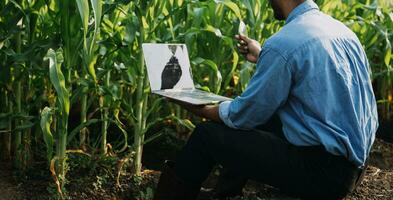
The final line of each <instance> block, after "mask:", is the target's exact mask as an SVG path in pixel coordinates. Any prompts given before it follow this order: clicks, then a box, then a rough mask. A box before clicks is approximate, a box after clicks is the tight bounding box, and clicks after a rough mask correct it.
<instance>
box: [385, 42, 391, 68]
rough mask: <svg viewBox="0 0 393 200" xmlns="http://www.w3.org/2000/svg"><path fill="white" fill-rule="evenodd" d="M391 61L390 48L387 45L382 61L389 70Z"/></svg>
mask: <svg viewBox="0 0 393 200" xmlns="http://www.w3.org/2000/svg"><path fill="white" fill-rule="evenodd" d="M391 59H392V46H391V45H390V44H389V43H388V45H387V49H386V54H385V59H384V61H385V65H386V66H387V67H389V68H390V67H391V66H390V61H391Z"/></svg>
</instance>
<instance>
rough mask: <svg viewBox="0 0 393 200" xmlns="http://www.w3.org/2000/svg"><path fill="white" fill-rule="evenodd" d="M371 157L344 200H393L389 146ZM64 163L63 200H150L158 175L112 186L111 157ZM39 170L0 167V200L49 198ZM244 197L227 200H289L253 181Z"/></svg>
mask: <svg viewBox="0 0 393 200" xmlns="http://www.w3.org/2000/svg"><path fill="white" fill-rule="evenodd" d="M167 142H168V141H165V143H167ZM167 144H168V143H167ZM157 145H158V144H152V145H151V146H150V147H149V145H147V146H146V152H148V153H149V154H150V156H151V157H148V159H153V158H154V156H152V155H151V154H153V152H154V151H153V150H152V149H149V148H152V147H153V146H155V148H157ZM177 146H178V145H177ZM177 146H176V147H177ZM158 153H159V154H160V155H161V154H162V153H163V152H162V151H160V150H158ZM169 154H170V155H171V156H169V157H167V158H170V157H172V156H174V153H173V151H171V152H170V153H169ZM370 155H371V156H370V160H369V167H368V168H367V171H366V176H365V178H364V180H363V182H362V184H361V185H360V186H359V187H358V188H357V189H356V191H355V192H354V193H352V194H350V195H348V197H346V198H345V200H363V199H375V200H388V199H389V200H390V199H393V144H391V143H386V142H384V141H382V140H380V139H377V140H376V142H375V144H374V146H373V149H372V151H371V154H370ZM69 160H70V166H69V167H70V170H69V173H68V181H69V182H68V185H67V191H68V193H67V195H68V199H84V200H93V199H94V200H99V199H111V200H123V199H130V200H147V199H151V197H152V195H153V191H154V189H155V185H156V183H157V181H158V179H159V176H160V172H159V171H156V170H147V169H146V170H144V171H143V173H142V176H141V177H142V178H138V179H137V178H135V177H133V176H132V175H131V174H130V173H129V171H130V170H129V166H124V168H126V169H127V170H126V171H123V172H122V174H121V176H120V179H119V183H117V182H116V177H117V172H118V171H117V169H115V168H116V167H113V166H116V164H118V163H119V162H120V160H119V159H118V158H115V157H112V158H109V159H106V160H104V161H98V159H96V160H92V159H86V158H83V157H70V159H69ZM145 162H146V161H145ZM145 166H149V164H147V165H145ZM149 167H151V168H157V166H154V164H150V166H149ZM37 169H41V171H40V170H37ZM44 170H45V166H36V168H35V170H33V171H34V173H30V174H29V173H27V174H25V175H24V176H25V177H24V178H23V179H22V180H16V179H15V177H16V176H14V174H13V173H12V169H11V167H10V164H9V163H5V162H2V163H0V200H24V199H29V200H30V199H49V197H52V196H53V195H54V194H55V189H54V188H55V187H54V185H53V183H52V182H53V181H52V179H51V178H50V176H49V172H48V171H44ZM216 179H217V176H216V175H215V173H212V175H211V176H210V177H209V179H208V180H209V181H207V182H206V184H205V185H204V187H203V188H202V191H203V192H202V193H203V195H200V197H199V200H204V199H206V200H207V199H211V198H210V197H211V196H209V194H210V193H209V192H206V191H209V190H210V189H211V188H210V186H211V185H213V184H214V182H215V181H216ZM17 181H18V182H19V183H18V182H17ZM48 183H51V184H48ZM243 193H244V196H242V197H234V198H232V199H231V200H264V199H287V200H294V198H291V197H288V196H286V195H285V194H282V193H280V191H279V190H277V189H275V188H273V187H270V186H268V185H264V184H260V183H256V182H252V181H249V182H248V183H247V185H246V187H245V188H244V189H243Z"/></svg>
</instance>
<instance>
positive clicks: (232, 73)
mask: <svg viewBox="0 0 393 200" xmlns="http://www.w3.org/2000/svg"><path fill="white" fill-rule="evenodd" d="M267 2H268V1H267V0H242V1H240V0H233V1H230V0H214V1H207V0H205V1H197V0H136V1H130V0H117V1H116V0H105V1H103V0H90V1H89V0H75V1H62V0H3V1H1V2H0V103H1V104H0V105H1V107H0V136H1V138H0V140H1V142H2V152H3V153H2V154H3V155H4V157H13V160H14V161H15V164H16V166H18V167H19V168H21V169H24V168H26V167H27V166H29V163H31V162H33V160H34V157H39V156H37V155H36V154H38V155H40V154H45V153H43V152H44V151H43V149H46V150H45V151H46V152H47V155H46V156H44V157H45V158H48V163H49V165H50V164H51V163H52V166H50V167H51V169H52V168H53V170H54V171H55V175H56V176H57V177H58V178H60V181H62V180H63V179H64V178H65V177H64V176H65V173H66V171H65V169H66V166H64V165H65V161H64V160H65V159H66V154H67V153H69V151H68V150H67V149H76V148H78V149H81V150H82V151H83V152H89V153H94V150H92V149H99V150H100V155H101V156H108V155H109V153H110V152H114V153H116V154H117V155H119V156H124V157H127V158H130V159H129V160H130V162H131V161H133V162H134V163H135V167H134V169H135V170H134V173H136V174H138V173H139V172H140V167H141V166H140V159H141V158H140V156H141V154H142V147H143V144H144V143H145V142H146V141H150V140H152V139H154V138H156V137H158V136H159V135H161V134H163V133H164V132H165V131H163V130H161V131H158V133H156V134H153V135H152V136H151V137H150V138H145V133H147V132H149V130H150V129H152V128H154V127H156V126H158V125H160V124H161V125H162V124H173V125H175V126H176V128H175V130H174V131H177V132H187V130H191V129H192V128H193V123H192V122H191V121H193V122H195V121H197V120H199V119H195V118H194V117H193V116H191V115H189V114H188V113H187V112H186V111H184V110H181V109H180V108H179V107H177V106H176V105H169V104H167V103H164V102H163V101H162V100H161V99H160V98H158V97H156V96H150V95H149V85H148V81H147V78H146V74H145V67H144V61H143V57H142V52H141V43H143V42H157V43H186V44H187V47H188V49H189V52H190V57H191V62H192V70H193V75H194V80H195V81H196V83H197V85H198V87H199V88H201V89H204V90H207V91H212V92H215V93H218V94H221V95H226V96H229V97H234V96H236V95H239V94H241V92H242V91H243V90H244V89H245V87H246V85H247V83H248V81H249V80H250V77H251V76H252V73H253V70H254V67H255V66H254V65H253V64H250V63H248V62H245V61H244V59H243V58H242V57H241V56H240V55H239V54H238V52H237V51H236V46H235V45H236V44H235V41H234V40H233V36H234V35H235V34H237V31H238V25H239V22H240V21H244V22H245V23H246V24H247V29H248V33H249V36H250V37H252V38H255V39H256V40H258V41H260V42H261V43H263V42H264V41H265V40H266V39H267V38H269V37H270V36H271V35H273V34H274V33H275V32H277V31H279V30H280V28H281V27H282V26H283V22H279V21H276V20H274V18H273V12H272V10H271V9H270V8H269V5H268V3H267ZM317 3H318V4H319V5H320V8H321V10H323V11H324V12H326V13H328V14H331V15H332V16H333V17H335V18H337V19H338V20H340V21H342V22H344V23H345V24H346V25H347V26H349V27H350V28H351V29H352V30H353V31H354V32H355V33H356V34H357V35H358V37H359V39H360V41H361V42H362V44H363V45H364V48H365V49H366V52H367V55H368V58H369V60H370V65H371V69H372V71H373V75H372V78H373V84H374V88H375V93H376V97H377V99H378V103H379V111H380V116H381V120H389V119H391V118H392V117H393V116H392V115H393V112H392V103H393V97H392V96H393V70H392V63H393V56H392V44H391V43H392V41H393V3H392V1H391V0H379V1H376V0H374V1H371V0H361V1H354V0H346V1H340V0H317ZM52 49H55V50H52ZM45 57H47V59H44V58H45ZM56 60H57V62H55V61H56ZM59 60H60V61H59ZM50 61H53V62H52V63H50ZM68 111H69V113H68ZM68 115H69V116H68ZM43 139H44V140H43ZM44 141H45V143H44ZM108 144H111V145H108ZM43 146H45V148H43ZM108 148H109V150H108ZM53 149H55V151H53ZM34 155H36V156H34ZM131 158H132V159H131ZM51 161H53V162H51ZM55 161H56V162H55ZM63 164H64V165H63ZM60 186H62V185H61V184H59V187H60ZM59 190H60V191H61V188H59Z"/></svg>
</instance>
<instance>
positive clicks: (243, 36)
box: [238, 35, 251, 43]
mask: <svg viewBox="0 0 393 200" xmlns="http://www.w3.org/2000/svg"><path fill="white" fill-rule="evenodd" d="M238 36H239V40H243V41H245V42H246V43H250V42H251V39H250V38H249V37H247V36H245V35H238Z"/></svg>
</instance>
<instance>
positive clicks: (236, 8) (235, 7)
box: [215, 0, 242, 20]
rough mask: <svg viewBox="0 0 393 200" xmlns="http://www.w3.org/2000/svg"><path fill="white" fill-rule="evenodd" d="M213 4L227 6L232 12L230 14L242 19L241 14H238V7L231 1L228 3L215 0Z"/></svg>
mask: <svg viewBox="0 0 393 200" xmlns="http://www.w3.org/2000/svg"><path fill="white" fill-rule="evenodd" d="M215 2H216V3H222V4H224V5H225V6H227V7H228V8H229V9H231V10H232V12H233V13H234V14H235V15H236V17H237V18H238V19H240V20H241V19H242V15H241V12H240V8H239V6H237V5H236V4H235V3H233V2H232V1H230V0H215Z"/></svg>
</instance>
